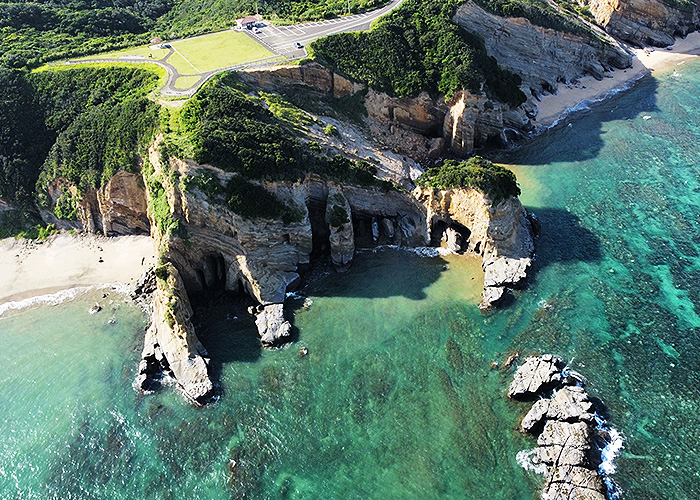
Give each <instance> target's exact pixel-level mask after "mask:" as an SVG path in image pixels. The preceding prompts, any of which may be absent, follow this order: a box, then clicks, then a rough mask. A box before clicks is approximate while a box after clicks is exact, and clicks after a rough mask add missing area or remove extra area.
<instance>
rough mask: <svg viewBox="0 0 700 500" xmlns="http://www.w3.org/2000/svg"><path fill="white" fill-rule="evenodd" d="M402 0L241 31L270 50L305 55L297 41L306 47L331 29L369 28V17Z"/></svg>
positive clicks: (278, 52) (390, 7) (387, 9)
mask: <svg viewBox="0 0 700 500" xmlns="http://www.w3.org/2000/svg"><path fill="white" fill-rule="evenodd" d="M402 2H403V0H393V1H392V2H391V3H390V4H389V5H386V6H385V7H382V8H381V9H377V10H373V11H371V12H365V13H364V14H355V15H352V16H347V17H339V18H337V19H328V20H326V21H318V22H311V23H303V24H295V25H293V26H273V25H268V26H265V27H263V28H260V33H253V32H252V31H251V30H243V31H244V32H246V33H247V34H248V35H249V36H250V37H252V38H253V39H254V40H256V41H257V42H259V43H260V44H261V45H264V46H265V47H266V48H267V49H268V50H269V51H270V52H273V53H274V54H278V55H282V56H286V57H289V58H290V59H294V58H298V57H304V55H305V54H306V50H305V49H304V48H302V49H298V48H296V46H295V43H297V42H298V43H300V44H302V45H303V46H304V47H305V46H306V45H307V44H308V43H309V42H312V41H313V40H316V39H317V38H321V37H324V36H328V35H332V34H334V33H342V32H345V31H362V30H366V29H369V27H370V24H372V21H374V20H375V19H377V18H379V17H381V16H383V15H384V14H386V13H387V12H389V11H391V10H393V9H395V8H396V7H398V6H399V5H400V4H401V3H402Z"/></svg>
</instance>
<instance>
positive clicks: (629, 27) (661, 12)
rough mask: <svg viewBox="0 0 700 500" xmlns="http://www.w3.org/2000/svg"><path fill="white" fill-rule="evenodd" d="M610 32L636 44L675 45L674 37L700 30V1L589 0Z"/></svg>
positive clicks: (592, 8)
mask: <svg viewBox="0 0 700 500" xmlns="http://www.w3.org/2000/svg"><path fill="white" fill-rule="evenodd" d="M586 3H587V5H588V7H589V8H590V10H591V13H592V14H593V15H594V16H595V19H596V21H597V22H598V23H599V24H600V25H601V26H604V27H605V29H606V31H607V32H608V33H610V34H611V35H613V36H616V37H618V38H620V39H621V40H624V41H626V42H629V43H632V44H634V45H656V46H658V47H665V46H667V45H673V43H674V41H675V40H674V36H683V37H684V36H685V35H687V34H688V33H690V32H692V31H695V30H697V29H700V3H698V2H697V0H696V1H690V2H681V1H679V2H674V1H663V0H588V1H587V2H586Z"/></svg>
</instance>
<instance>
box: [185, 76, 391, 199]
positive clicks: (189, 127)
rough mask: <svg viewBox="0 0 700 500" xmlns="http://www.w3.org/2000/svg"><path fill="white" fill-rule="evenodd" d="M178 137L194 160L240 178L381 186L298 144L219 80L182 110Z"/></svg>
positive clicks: (282, 125)
mask: <svg viewBox="0 0 700 500" xmlns="http://www.w3.org/2000/svg"><path fill="white" fill-rule="evenodd" d="M178 135H179V137H176V138H173V141H176V142H178V143H179V144H180V147H181V148H183V149H184V150H187V151H191V152H192V156H193V158H194V160H195V161H197V162H198V163H203V164H210V165H213V166H215V167H218V168H220V169H222V170H225V171H227V172H235V173H238V174H240V175H241V176H242V177H244V178H248V179H256V180H268V181H280V180H285V181H298V180H301V179H303V178H304V177H305V176H306V174H307V173H316V174H318V175H321V176H323V177H325V178H327V179H331V180H337V181H342V182H351V183H354V184H361V185H381V182H380V181H379V180H378V179H377V178H376V177H375V173H376V169H375V168H374V167H372V166H371V165H369V164H368V163H366V162H363V161H354V160H349V159H347V158H344V157H342V156H335V157H333V158H327V157H325V156H322V155H320V154H319V153H318V152H317V151H314V149H313V148H310V147H309V145H308V144H306V143H304V142H303V141H302V140H300V139H299V138H298V137H297V136H296V135H297V134H296V132H295V129H294V127H291V126H289V125H288V123H286V122H285V121H283V120H280V119H279V118H277V117H276V116H275V115H274V114H273V113H272V112H270V111H269V110H267V109H265V107H263V106H262V105H261V100H260V99H258V98H255V97H250V96H247V95H246V94H244V93H243V92H241V91H240V90H237V89H236V88H235V83H234V82H231V81H230V79H229V78H227V77H224V78H221V79H219V80H217V81H214V82H212V83H210V84H208V85H206V86H205V87H203V88H202V90H200V92H199V93H197V94H196V95H195V96H194V97H193V98H192V99H190V101H189V102H188V103H187V104H185V106H183V108H182V112H181V114H180V119H179V132H178Z"/></svg>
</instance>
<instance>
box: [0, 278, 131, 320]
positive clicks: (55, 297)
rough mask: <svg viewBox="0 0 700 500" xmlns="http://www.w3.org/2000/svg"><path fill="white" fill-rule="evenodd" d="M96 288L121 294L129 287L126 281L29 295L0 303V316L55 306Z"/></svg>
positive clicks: (125, 293) (128, 289) (128, 291)
mask: <svg viewBox="0 0 700 500" xmlns="http://www.w3.org/2000/svg"><path fill="white" fill-rule="evenodd" d="M98 290H111V291H112V292H116V293H119V294H122V295H128V294H129V293H130V287H129V285H127V284H126V283H104V284H101V285H93V286H78V287H75V288H68V289H66V290H60V291H58V292H54V293H48V294H45V295H37V296H36V297H29V298H27V299H23V300H16V301H15V300H13V301H10V302H5V303H4V304H0V316H2V315H4V314H6V313H8V312H10V311H20V310H22V309H27V308H30V307H35V306H56V305H59V304H63V303H64V302H68V301H71V300H74V299H76V298H78V297H81V296H83V295H85V294H87V293H90V292H93V291H98Z"/></svg>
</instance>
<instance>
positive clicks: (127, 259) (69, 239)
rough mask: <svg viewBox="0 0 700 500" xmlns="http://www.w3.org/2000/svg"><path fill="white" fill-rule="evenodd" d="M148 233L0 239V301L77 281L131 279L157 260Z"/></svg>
mask: <svg viewBox="0 0 700 500" xmlns="http://www.w3.org/2000/svg"><path fill="white" fill-rule="evenodd" d="M155 254H156V252H155V248H154V246H153V240H151V238H150V237H148V236H121V237H117V238H106V237H104V236H91V235H76V236H73V235H70V234H68V233H62V234H59V235H56V236H54V237H52V238H50V239H49V240H48V241H46V242H44V243H36V242H33V241H26V240H15V239H14V238H7V239H4V240H0V304H4V303H6V302H10V301H19V300H23V299H27V298H30V297H35V296H38V295H44V294H48V293H53V292H57V291H59V290H65V289H68V288H74V287H79V286H92V285H101V284H105V283H125V284H129V283H133V282H135V281H136V280H137V279H138V278H139V276H141V275H142V274H143V273H144V272H145V271H146V270H147V269H148V268H149V267H150V266H152V265H153V264H154V263H155V261H156V255H155Z"/></svg>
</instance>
